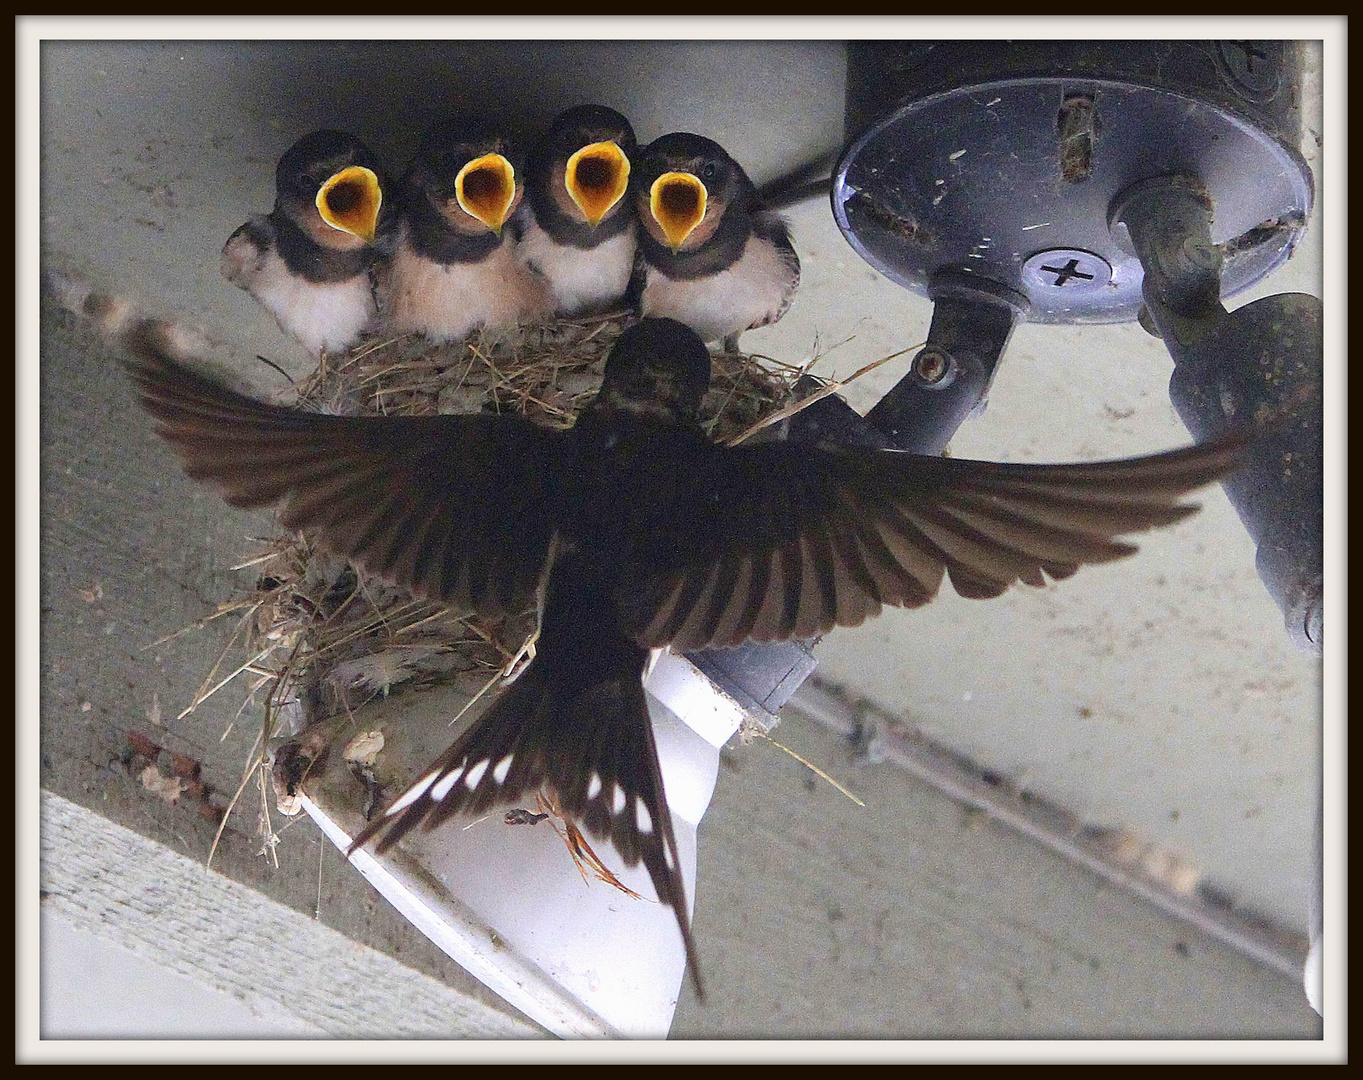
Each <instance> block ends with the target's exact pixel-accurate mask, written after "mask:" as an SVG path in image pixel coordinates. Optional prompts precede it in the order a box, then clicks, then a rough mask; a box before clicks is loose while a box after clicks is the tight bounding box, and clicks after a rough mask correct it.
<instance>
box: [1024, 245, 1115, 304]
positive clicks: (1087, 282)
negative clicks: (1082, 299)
mask: <svg viewBox="0 0 1363 1080" xmlns="http://www.w3.org/2000/svg"><path fill="white" fill-rule="evenodd" d="M1022 280H1023V283H1024V284H1025V285H1027V286H1029V287H1030V288H1031V291H1032V294H1033V297H1034V298H1035V294H1036V293H1037V292H1038V291H1043V290H1044V291H1047V292H1049V291H1050V290H1051V289H1064V290H1066V291H1067V292H1076V293H1077V292H1089V291H1091V290H1093V289H1100V288H1102V287H1103V286H1104V285H1106V284H1107V283H1108V282H1109V281H1111V280H1112V267H1110V266H1109V265H1108V263H1107V260H1106V259H1104V258H1103V257H1102V256H1101V255H1095V254H1093V252H1091V251H1084V250H1082V249H1080V248H1053V249H1051V250H1050V251H1038V252H1037V253H1036V254H1035V255H1033V256H1031V258H1029V259H1028V260H1027V261H1026V262H1025V263H1023V264H1022Z"/></svg>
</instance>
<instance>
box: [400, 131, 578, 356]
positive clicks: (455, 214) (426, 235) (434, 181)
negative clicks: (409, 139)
mask: <svg viewBox="0 0 1363 1080" xmlns="http://www.w3.org/2000/svg"><path fill="white" fill-rule="evenodd" d="M524 194H525V185H524V182H523V180H522V178H521V177H520V176H518V175H517V171H516V164H515V163H513V155H512V153H511V150H510V148H509V146H508V143H507V140H506V139H504V138H502V137H501V136H499V135H496V134H493V133H490V132H486V131H483V130H479V129H476V128H473V127H469V126H463V125H460V124H455V123H444V124H439V125H437V126H435V127H434V128H432V129H431V130H430V131H429V132H428V133H427V135H426V137H425V139H424V140H423V141H422V143H421V147H420V149H419V150H418V151H417V153H416V157H415V158H414V159H413V161H412V164H411V167H410V168H409V169H408V170H407V174H406V176H405V177H403V180H402V183H401V186H400V188H399V191H398V233H397V244H396V250H395V251H394V253H393V257H392V260H391V261H390V262H389V264H388V267H387V270H386V274H385V278H384V285H383V289H382V296H383V307H384V314H385V316H386V319H387V323H388V327H389V328H390V329H392V330H393V331H395V332H397V333H424V334H425V335H426V337H427V338H428V339H429V340H430V341H431V342H433V343H440V342H446V341H459V340H462V339H463V338H465V337H467V336H468V335H469V334H470V333H472V332H473V331H474V330H476V329H477V328H479V327H487V328H489V329H501V328H507V327H512V326H515V325H517V324H521V323H533V322H538V321H542V320H544V319H547V318H549V317H550V316H551V315H552V314H553V312H554V301H553V297H552V296H551V295H550V291H549V286H548V284H547V283H546V282H545V280H544V279H543V278H542V277H540V276H539V275H538V274H536V273H534V272H533V271H532V270H530V269H529V268H528V267H526V266H525V265H524V264H523V263H521V262H520V261H519V260H518V259H517V258H516V252H515V248H516V239H515V236H514V229H511V228H507V227H506V226H507V225H508V223H509V222H510V220H511V219H512V217H513V216H514V215H515V214H516V213H517V210H518V209H519V207H520V205H521V199H522V197H523V196H524Z"/></svg>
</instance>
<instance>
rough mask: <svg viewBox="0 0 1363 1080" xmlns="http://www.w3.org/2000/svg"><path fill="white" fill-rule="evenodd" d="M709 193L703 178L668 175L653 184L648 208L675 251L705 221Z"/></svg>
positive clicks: (677, 174)
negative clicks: (701, 179)
mask: <svg viewBox="0 0 1363 1080" xmlns="http://www.w3.org/2000/svg"><path fill="white" fill-rule="evenodd" d="M707 197H708V193H707V192H706V190H705V185H704V184H702V183H701V182H700V178H699V177H697V176H693V175H692V174H691V173H685V172H668V173H663V174H662V176H660V177H658V179H656V180H654V181H653V187H652V188H650V189H649V193H648V207H649V210H650V211H652V213H653V220H654V221H656V222H657V223H658V225H659V226H660V227H661V228H662V230H663V235H664V236H665V237H667V242H668V245H669V246H670V247H671V248H672V250H673V251H676V250H678V249H679V248H680V247H681V246H682V244H684V243H685V242H686V238H687V237H688V236H690V235H691V233H692V232H693V231H694V230H695V228H696V226H697V225H699V224H700V223H701V219H703V218H704V217H705V200H706V198H707Z"/></svg>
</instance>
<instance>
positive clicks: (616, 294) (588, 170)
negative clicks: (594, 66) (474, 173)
mask: <svg viewBox="0 0 1363 1080" xmlns="http://www.w3.org/2000/svg"><path fill="white" fill-rule="evenodd" d="M634 151H635V142H634V129H633V128H631V127H630V126H629V121H628V120H626V119H625V118H624V117H623V116H621V115H620V114H619V113H618V112H616V111H615V110H614V109H607V108H605V107H603V106H600V105H582V106H579V107H578V108H576V109H569V110H568V111H567V112H564V113H562V114H560V115H559V117H558V118H557V119H556V120H555V121H554V123H553V125H552V126H551V127H550V129H549V134H548V135H547V136H545V138H544V140H543V141H542V142H541V143H540V145H539V146H538V147H537V148H536V150H535V153H534V154H533V155H532V156H531V158H530V162H529V164H528V166H527V167H526V180H525V194H526V199H527V201H528V202H529V204H530V211H531V213H530V214H529V215H528V217H527V220H526V224H525V228H524V230H523V232H522V234H521V239H520V246H519V247H518V248H517V254H518V255H519V256H520V258H521V260H522V261H523V262H524V263H526V265H528V266H531V267H533V268H534V269H535V270H536V271H538V272H539V273H540V274H542V275H543V276H544V278H545V280H546V281H548V282H549V287H550V288H551V289H552V290H553V294H554V304H555V307H556V309H557V312H558V314H560V315H577V314H581V313H582V312H587V311H599V310H603V309H605V308H608V307H610V306H611V305H612V304H614V303H615V302H616V301H618V300H619V299H620V298H621V297H623V296H624V295H625V290H626V289H627V288H628V287H629V282H630V276H631V273H632V272H633V269H634V250H635V241H634V214H633V212H632V210H631V209H630V205H629V201H628V200H627V199H626V198H625V193H626V191H627V190H628V189H629V172H630V163H629V161H630V155H631V154H633V153H634Z"/></svg>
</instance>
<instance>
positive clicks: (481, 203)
mask: <svg viewBox="0 0 1363 1080" xmlns="http://www.w3.org/2000/svg"><path fill="white" fill-rule="evenodd" d="M454 197H455V198H456V199H457V200H458V201H459V206H460V207H461V208H462V209H463V211H464V213H466V214H469V215H470V216H472V217H475V218H477V219H478V220H479V221H481V222H482V223H483V224H484V225H486V226H487V227H488V228H489V229H491V230H492V231H493V232H495V233H496V234H497V235H498V236H500V235H501V233H502V225H503V224H504V223H505V222H506V215H507V214H508V213H509V212H510V210H511V204H512V202H513V201H515V198H516V170H515V169H513V168H512V167H511V162H509V161H507V160H506V158H504V157H502V155H501V154H484V155H483V156H482V157H478V158H474V159H473V160H472V161H470V162H469V163H468V164H467V165H465V166H464V167H463V168H462V169H460V170H459V175H458V176H456V177H455V178H454Z"/></svg>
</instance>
